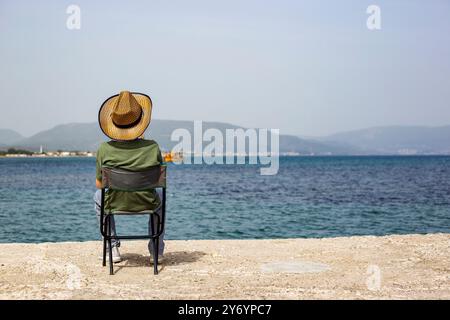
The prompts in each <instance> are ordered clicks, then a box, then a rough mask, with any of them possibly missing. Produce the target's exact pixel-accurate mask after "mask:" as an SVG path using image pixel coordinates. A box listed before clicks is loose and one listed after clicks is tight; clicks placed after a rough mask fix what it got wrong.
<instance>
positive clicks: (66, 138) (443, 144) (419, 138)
mask: <svg viewBox="0 0 450 320" xmlns="http://www.w3.org/2000/svg"><path fill="white" fill-rule="evenodd" d="M179 128H184V129H187V130H188V131H189V132H191V135H192V136H193V128H194V124H193V122H192V121H175V120H158V119H153V120H152V122H151V124H150V127H149V128H148V130H147V133H146V138H150V139H153V140H156V141H157V142H158V143H159V145H160V146H161V148H162V149H163V150H170V149H172V147H173V146H174V145H176V144H177V143H178V141H171V139H170V137H171V134H172V132H173V131H174V130H175V129H179ZM209 128H215V129H218V130H220V131H221V132H222V133H223V135H224V136H225V130H226V129H237V128H241V127H239V126H236V125H232V124H228V123H221V122H203V132H204V131H205V130H207V129H209ZM244 129H245V128H244ZM107 140H108V138H107V137H106V136H105V135H104V134H103V133H102V132H101V130H100V129H99V127H98V124H97V123H96V122H95V123H70V124H63V125H58V126H56V127H54V128H52V129H49V130H45V131H41V132H39V133H37V134H35V135H33V136H31V137H23V136H22V135H20V134H19V133H17V132H15V131H13V130H9V129H0V149H3V150H5V149H7V148H10V147H14V148H21V149H28V150H32V151H37V150H39V148H40V146H43V148H44V150H49V151H56V150H65V151H74V150H79V151H95V150H97V148H98V146H99V144H100V143H101V142H103V141H107ZM204 144H205V145H206V144H208V143H207V142H205V143H204ZM280 152H282V153H298V154H302V155H311V154H314V155H369V154H374V155H378V154H380V155H381V154H450V126H441V127H425V126H423V127H422V126H386V127H374V128H368V129H362V130H354V131H348V132H341V133H336V134H333V135H330V136H326V137H319V138H301V137H298V136H294V135H283V134H281V135H280Z"/></svg>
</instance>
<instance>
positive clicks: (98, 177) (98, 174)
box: [95, 146, 102, 189]
mask: <svg viewBox="0 0 450 320" xmlns="http://www.w3.org/2000/svg"><path fill="white" fill-rule="evenodd" d="M95 187H96V188H97V189H101V188H102V153H101V146H100V148H98V150H97V160H96V161H95Z"/></svg>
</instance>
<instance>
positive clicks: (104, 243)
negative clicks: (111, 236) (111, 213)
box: [103, 237, 106, 266]
mask: <svg viewBox="0 0 450 320" xmlns="http://www.w3.org/2000/svg"><path fill="white" fill-rule="evenodd" d="M103 266H106V238H105V237H103Z"/></svg>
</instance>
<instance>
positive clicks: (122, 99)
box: [98, 91, 152, 141]
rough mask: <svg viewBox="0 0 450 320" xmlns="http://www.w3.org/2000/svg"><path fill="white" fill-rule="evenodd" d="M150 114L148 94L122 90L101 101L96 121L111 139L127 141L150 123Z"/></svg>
mask: <svg viewBox="0 0 450 320" xmlns="http://www.w3.org/2000/svg"><path fill="white" fill-rule="evenodd" d="M151 115H152V100H151V99H150V97H149V96H147V95H145V94H143V93H137V92H129V91H122V92H121V93H120V94H116V95H114V96H112V97H109V98H108V99H106V101H105V102H103V104H102V106H101V107H100V111H99V113H98V122H99V124H100V128H101V129H102V131H103V133H104V134H106V135H107V136H108V137H110V138H111V139H113V140H120V141H129V140H134V139H137V138H138V137H140V136H141V135H142V134H143V133H144V131H145V129H147V127H148V125H149V124H150V119H151Z"/></svg>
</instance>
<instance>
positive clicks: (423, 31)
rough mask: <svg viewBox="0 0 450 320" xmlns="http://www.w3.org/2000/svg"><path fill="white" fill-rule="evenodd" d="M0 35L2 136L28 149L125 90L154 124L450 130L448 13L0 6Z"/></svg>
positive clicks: (210, 1)
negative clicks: (146, 107) (75, 14)
mask: <svg viewBox="0 0 450 320" xmlns="http://www.w3.org/2000/svg"><path fill="white" fill-rule="evenodd" d="M70 4H76V5H78V6H79V7H80V8H81V29H80V30H69V29H67V27H66V20H67V18H68V16H69V15H68V14H67V13H66V9H67V7H68V6H69V5H70ZM370 4H376V5H378V6H379V7H380V8H381V30H376V31H370V30H368V28H367V27H366V20H367V17H368V16H369V15H368V14H367V13H366V9H367V7H368V6H369V5H370ZM0 30H1V31H0V111H1V114H0V128H11V129H16V130H17V131H19V132H20V133H22V134H25V135H31V134H33V133H36V132H37V131H40V130H43V129H48V128H50V127H52V126H54V125H57V124H61V123H68V122H94V121H96V120H97V112H98V108H99V107H100V105H101V103H102V102H103V100H104V99H105V98H107V97H109V96H110V95H113V94H115V93H118V91H120V90H122V89H129V90H132V91H141V92H144V93H147V94H149V95H150V96H151V97H152V99H153V102H154V110H153V117H154V118H158V119H176V120H205V121H206V120H214V121H222V122H230V123H234V124H239V125H242V126H249V127H266V128H279V129H280V131H281V133H294V134H300V135H326V134H330V133H334V132H337V131H342V130H351V129H359V128H364V127H369V126H379V125H391V124H400V125H443V124H450V1H446V0H431V1H420V0H418V1H413V0H404V1H401V0H390V1H375V0H373V1H362V0H354V1H344V0H343V1H335V0H328V1H317V0H310V1H300V0H292V1H287V0H282V1H275V0H272V1H262V0H226V1H225V0H221V1H214V0H205V1H197V0H190V1H185V0H184V1H181V0H180V1H173V0H161V1H155V0H149V1H92V0H91V1H81V0H72V1H61V0H58V1H57V0H55V1H18V0H9V1H5V0H0Z"/></svg>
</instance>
